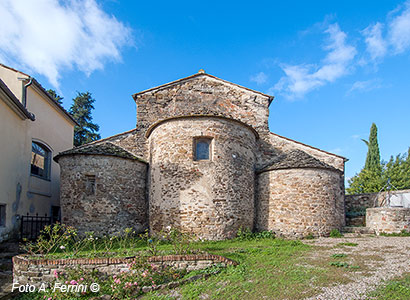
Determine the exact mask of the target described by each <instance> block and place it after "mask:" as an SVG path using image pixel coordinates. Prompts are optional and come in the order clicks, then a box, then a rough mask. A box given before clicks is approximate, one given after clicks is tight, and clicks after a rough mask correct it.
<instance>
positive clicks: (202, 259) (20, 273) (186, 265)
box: [13, 254, 237, 287]
mask: <svg viewBox="0 0 410 300" xmlns="http://www.w3.org/2000/svg"><path fill="white" fill-rule="evenodd" d="M134 259H135V257H129V258H115V257H113V258H90V259H89V258H75V259H30V258H28V257H27V256H25V255H18V256H15V257H13V282H16V283H19V284H27V283H29V284H31V285H35V286H37V287H38V286H40V284H41V283H43V282H44V283H50V282H52V281H53V280H54V273H55V272H56V271H57V272H62V271H64V269H65V268H75V267H81V268H83V269H95V270H98V271H100V272H101V273H104V274H106V275H115V274H118V273H119V272H121V271H128V270H129V268H128V264H129V263H131V262H132V261H133V260H134ZM148 262H150V263H153V264H155V265H157V266H161V265H167V266H172V267H175V268H178V269H187V271H192V270H199V269H204V268H206V267H209V266H212V265H213V264H216V263H219V264H223V265H225V266H227V265H237V262H235V261H233V260H230V259H228V258H226V257H223V256H219V255H212V254H200V255H167V256H152V257H149V258H148Z"/></svg>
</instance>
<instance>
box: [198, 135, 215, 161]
mask: <svg viewBox="0 0 410 300" xmlns="http://www.w3.org/2000/svg"><path fill="white" fill-rule="evenodd" d="M211 142H212V139H210V138H196V139H195V160H211Z"/></svg>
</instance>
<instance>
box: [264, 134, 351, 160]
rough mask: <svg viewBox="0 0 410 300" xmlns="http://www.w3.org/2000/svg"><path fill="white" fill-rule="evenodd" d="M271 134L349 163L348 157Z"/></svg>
mask: <svg viewBox="0 0 410 300" xmlns="http://www.w3.org/2000/svg"><path fill="white" fill-rule="evenodd" d="M269 133H270V134H273V135H276V136H278V137H280V138H283V139H285V140H288V141H291V142H295V143H297V144H300V145H303V146H306V147H309V148H312V149H314V150H317V151H320V152H323V153H326V154H329V155H333V156H336V157H339V158H343V159H344V160H345V161H348V159H347V158H346V157H344V156H341V155H338V154H334V153H332V152H328V151H325V150H322V149H320V148H317V147H314V146H311V145H308V144H305V143H302V142H299V141H296V140H293V139H291V138H288V137H285V136H283V135H279V134H277V133H273V132H271V131H269Z"/></svg>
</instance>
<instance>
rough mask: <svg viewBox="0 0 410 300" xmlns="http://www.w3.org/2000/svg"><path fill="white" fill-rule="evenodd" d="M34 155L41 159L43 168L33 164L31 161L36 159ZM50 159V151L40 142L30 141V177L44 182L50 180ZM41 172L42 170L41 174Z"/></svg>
mask: <svg viewBox="0 0 410 300" xmlns="http://www.w3.org/2000/svg"><path fill="white" fill-rule="evenodd" d="M36 155H39V156H40V157H42V158H43V161H44V163H43V166H44V168H42V169H41V168H39V167H38V166H36V165H35V164H33V159H36ZM51 157H52V151H51V149H50V148H49V147H48V146H47V145H45V144H44V143H42V142H40V141H34V140H33V141H32V142H31V158H30V175H31V176H34V177H38V178H41V179H44V180H50V178H51ZM41 170H43V171H42V172H41Z"/></svg>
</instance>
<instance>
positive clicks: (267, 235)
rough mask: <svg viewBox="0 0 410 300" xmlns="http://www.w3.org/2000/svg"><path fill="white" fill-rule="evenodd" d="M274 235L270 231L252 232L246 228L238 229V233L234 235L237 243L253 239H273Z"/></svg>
mask: <svg viewBox="0 0 410 300" xmlns="http://www.w3.org/2000/svg"><path fill="white" fill-rule="evenodd" d="M274 238H275V234H274V233H273V232H272V231H267V230H266V231H260V232H252V231H251V230H250V229H249V228H247V227H245V228H244V227H242V226H241V227H239V229H238V232H237V233H236V239H237V240H239V241H247V240H254V239H274Z"/></svg>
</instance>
